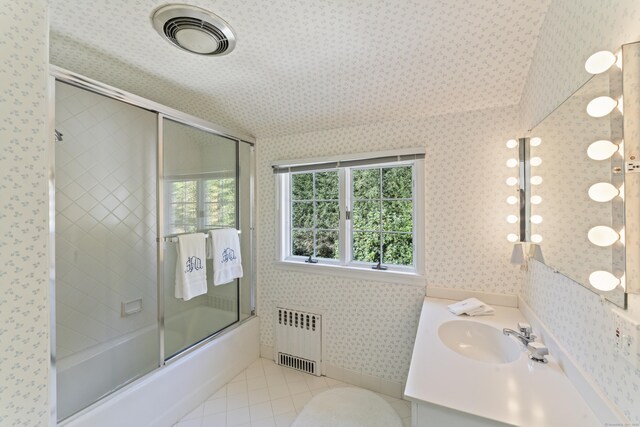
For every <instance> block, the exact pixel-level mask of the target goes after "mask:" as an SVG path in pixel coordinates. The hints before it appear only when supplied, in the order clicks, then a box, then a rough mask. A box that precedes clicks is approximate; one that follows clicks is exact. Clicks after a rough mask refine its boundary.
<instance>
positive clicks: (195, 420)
mask: <svg viewBox="0 0 640 427" xmlns="http://www.w3.org/2000/svg"><path fill="white" fill-rule="evenodd" d="M345 386H349V387H352V386H351V385H350V384H346V383H343V382H340V381H336V380H334V379H331V378H327V377H315V376H312V375H308V374H303V373H300V372H297V371H294V370H292V369H287V368H283V367H280V366H278V365H276V364H275V363H274V362H273V361H272V360H267V359H262V358H260V359H258V360H256V361H255V362H254V363H252V364H251V366H249V367H248V368H247V369H246V370H245V371H244V372H242V373H241V374H240V375H238V376H237V377H235V378H234V379H233V380H231V382H230V383H228V384H227V385H225V386H224V387H222V388H221V389H220V390H218V391H217V392H215V393H214V394H213V395H211V396H210V397H209V398H208V399H207V400H206V401H205V402H203V403H202V404H201V405H199V406H198V407H197V408H196V409H194V410H193V411H192V412H191V413H189V414H187V415H186V416H185V417H184V418H182V419H181V420H180V421H179V422H178V423H177V424H175V425H174V427H232V426H238V427H288V426H290V425H291V423H292V422H293V420H294V419H295V418H296V416H297V415H298V413H299V412H300V411H301V410H302V408H303V407H304V405H305V404H306V403H307V402H308V401H309V400H310V399H311V397H312V396H315V395H316V394H318V393H320V392H322V391H324V390H327V389H329V388H334V387H345ZM380 396H381V397H382V398H384V400H386V401H387V402H389V404H390V405H391V406H392V407H393V408H394V409H395V410H396V412H397V413H398V415H400V417H401V418H402V421H403V422H404V425H405V427H409V426H411V406H410V403H409V402H407V401H404V400H400V399H396V398H394V397H390V396H385V395H383V394H380Z"/></svg>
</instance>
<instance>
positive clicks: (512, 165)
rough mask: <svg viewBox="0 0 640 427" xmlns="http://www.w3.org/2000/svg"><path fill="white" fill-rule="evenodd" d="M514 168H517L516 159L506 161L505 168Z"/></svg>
mask: <svg viewBox="0 0 640 427" xmlns="http://www.w3.org/2000/svg"><path fill="white" fill-rule="evenodd" d="M516 166H518V161H517V160H516V159H509V160H507V167H508V168H515V167H516Z"/></svg>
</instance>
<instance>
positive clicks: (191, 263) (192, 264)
mask: <svg viewBox="0 0 640 427" xmlns="http://www.w3.org/2000/svg"><path fill="white" fill-rule="evenodd" d="M193 270H196V271H197V270H202V260H201V259H200V258H198V257H197V256H192V257H189V258H187V269H186V270H185V271H184V272H185V273H191V272H192V271H193Z"/></svg>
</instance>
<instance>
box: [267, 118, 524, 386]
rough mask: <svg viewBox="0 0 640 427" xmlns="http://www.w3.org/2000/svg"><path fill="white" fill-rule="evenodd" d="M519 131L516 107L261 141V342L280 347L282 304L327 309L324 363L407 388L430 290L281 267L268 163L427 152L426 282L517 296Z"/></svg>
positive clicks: (518, 274) (272, 177) (272, 184)
mask: <svg viewBox="0 0 640 427" xmlns="http://www.w3.org/2000/svg"><path fill="white" fill-rule="evenodd" d="M516 126H517V109H515V108H501V109H490V110H481V111H471V112H466V113H459V114H447V115H442V116H436V117H431V118H428V119H424V120H420V121H409V120H407V121H403V122H394V123H381V124H374V125H370V126H358V127H350V128H342V129H335V130H330V131H324V132H314V133H308V134H302V135H294V136H286V137H279V138H268V139H260V140H258V142H257V153H258V163H257V174H258V196H259V198H258V214H259V229H258V233H259V234H258V237H259V238H258V243H259V259H258V271H259V277H258V292H259V300H258V308H259V313H260V316H261V317H262V323H261V328H262V331H261V344H263V345H268V346H273V345H274V332H273V313H274V309H275V307H276V306H277V305H278V304H285V305H286V304H292V305H294V306H304V307H308V308H318V309H324V310H325V318H324V319H325V321H326V322H327V323H326V329H325V331H326V334H327V335H326V354H325V360H326V362H327V363H329V364H330V365H334V366H338V367H341V368H345V369H350V370H354V371H357V372H362V373H364V374H367V375H372V376H377V377H382V378H385V379H387V380H390V381H396V382H403V381H404V380H405V377H406V374H407V372H408V368H409V362H410V358H411V351H412V348H413V339H414V335H415V330H416V327H417V321H418V317H419V311H420V307H421V302H422V298H423V297H424V291H425V289H424V287H415V286H409V285H399V284H389V283H380V282H370V281H366V280H352V279H346V278H340V277H334V276H326V275H315V274H305V273H293V272H290V271H287V270H284V269H279V268H275V267H274V264H273V262H274V261H275V259H276V253H275V248H276V246H275V241H276V236H275V232H274V228H275V219H274V215H275V212H276V211H275V194H274V189H275V185H274V176H273V173H272V170H271V163H272V162H274V161H276V160H285V159H296V158H297V159H300V158H309V157H313V156H330V155H337V154H347V153H358V152H367V151H381V150H390V149H396V148H408V147H425V148H426V161H425V163H426V168H425V183H426V188H425V200H426V202H425V204H426V210H425V218H426V231H425V235H426V236H425V238H426V248H427V249H426V253H425V260H426V263H425V265H426V283H425V284H428V285H431V286H442V287H449V288H465V289H473V290H477V291H486V292H493V293H502V294H508V293H516V292H517V291H518V287H519V282H520V272H519V270H518V269H517V267H515V266H512V265H510V264H509V263H508V258H509V256H510V253H511V252H510V244H509V243H508V242H507V240H506V238H505V236H506V235H507V234H508V233H509V232H513V231H514V230H512V228H513V226H512V225H509V224H507V222H506V221H505V217H506V215H507V210H508V205H507V204H506V202H505V199H506V196H507V194H508V187H507V185H506V184H505V179H506V177H507V176H508V175H509V171H508V169H507V167H506V165H505V161H506V156H507V150H506V148H505V145H504V144H505V141H506V140H507V139H509V138H511V137H513V135H514V132H515V128H516ZM501 260H502V261H501Z"/></svg>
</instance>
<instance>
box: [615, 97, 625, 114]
mask: <svg viewBox="0 0 640 427" xmlns="http://www.w3.org/2000/svg"><path fill="white" fill-rule="evenodd" d="M617 107H618V111H620V114H624V102H623V99H622V96H621V97H620V98H618V105H617Z"/></svg>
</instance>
